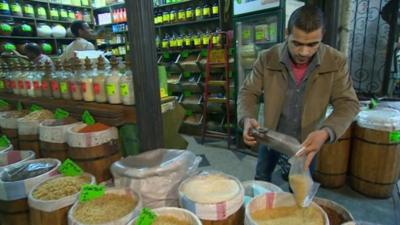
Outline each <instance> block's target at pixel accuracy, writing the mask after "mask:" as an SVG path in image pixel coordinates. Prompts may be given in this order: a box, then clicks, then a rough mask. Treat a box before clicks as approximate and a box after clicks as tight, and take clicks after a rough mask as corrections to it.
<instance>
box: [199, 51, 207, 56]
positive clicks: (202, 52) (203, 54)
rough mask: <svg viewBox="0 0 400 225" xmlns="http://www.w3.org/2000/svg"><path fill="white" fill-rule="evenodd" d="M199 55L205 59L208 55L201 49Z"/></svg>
mask: <svg viewBox="0 0 400 225" xmlns="http://www.w3.org/2000/svg"><path fill="white" fill-rule="evenodd" d="M200 54H201V56H202V57H207V55H208V52H207V49H202V50H201V52H200Z"/></svg>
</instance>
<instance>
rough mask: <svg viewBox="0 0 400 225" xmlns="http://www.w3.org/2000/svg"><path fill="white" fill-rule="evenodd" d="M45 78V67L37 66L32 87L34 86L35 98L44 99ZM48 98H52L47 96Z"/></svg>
mask: <svg viewBox="0 0 400 225" xmlns="http://www.w3.org/2000/svg"><path fill="white" fill-rule="evenodd" d="M43 77H44V65H38V66H36V71H34V72H33V74H32V86H33V92H34V97H42V96H43V91H42V78H43ZM47 88H48V87H47ZM46 97H50V96H46Z"/></svg>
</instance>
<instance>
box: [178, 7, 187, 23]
mask: <svg viewBox="0 0 400 225" xmlns="http://www.w3.org/2000/svg"><path fill="white" fill-rule="evenodd" d="M178 21H179V22H184V21H186V12H185V10H184V9H183V8H182V9H179V11H178Z"/></svg>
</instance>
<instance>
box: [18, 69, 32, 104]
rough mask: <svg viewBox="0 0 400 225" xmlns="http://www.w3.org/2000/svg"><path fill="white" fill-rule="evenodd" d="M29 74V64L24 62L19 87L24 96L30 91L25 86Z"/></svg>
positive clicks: (19, 77)
mask: <svg viewBox="0 0 400 225" xmlns="http://www.w3.org/2000/svg"><path fill="white" fill-rule="evenodd" d="M28 75H29V65H28V64H24V65H22V69H21V75H20V76H18V84H17V85H18V89H19V94H20V95H22V96H27V95H28V92H27V90H26V88H25V79H26V77H27V76H28Z"/></svg>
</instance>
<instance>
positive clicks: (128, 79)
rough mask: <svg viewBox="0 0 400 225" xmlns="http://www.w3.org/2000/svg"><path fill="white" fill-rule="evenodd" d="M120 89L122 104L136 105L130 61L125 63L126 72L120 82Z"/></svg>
mask: <svg viewBox="0 0 400 225" xmlns="http://www.w3.org/2000/svg"><path fill="white" fill-rule="evenodd" d="M119 89H120V93H121V100H122V104H124V105H134V104H135V92H134V89H133V75H132V71H131V68H130V63H129V61H128V60H127V61H126V63H125V72H124V73H123V75H122V76H121V79H120V81H119Z"/></svg>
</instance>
